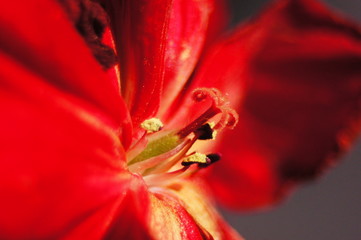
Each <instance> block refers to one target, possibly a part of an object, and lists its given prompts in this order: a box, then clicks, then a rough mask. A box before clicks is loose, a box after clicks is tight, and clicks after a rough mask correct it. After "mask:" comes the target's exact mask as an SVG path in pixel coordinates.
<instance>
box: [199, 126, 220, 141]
mask: <svg viewBox="0 0 361 240" xmlns="http://www.w3.org/2000/svg"><path fill="white" fill-rule="evenodd" d="M213 127H214V124H213ZM195 134H196V135H197V136H198V139H199V140H208V139H215V138H216V134H217V131H216V130H214V129H213V128H212V126H211V124H209V123H207V124H204V125H203V126H202V127H200V128H198V129H197V130H196V131H195Z"/></svg>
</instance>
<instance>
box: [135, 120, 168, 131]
mask: <svg viewBox="0 0 361 240" xmlns="http://www.w3.org/2000/svg"><path fill="white" fill-rule="evenodd" d="M140 126H141V128H143V129H144V130H146V131H147V133H154V132H158V131H160V130H161V129H162V128H163V123H162V121H161V120H160V119H158V118H150V119H147V120H145V121H144V122H142V123H141V124H140Z"/></svg>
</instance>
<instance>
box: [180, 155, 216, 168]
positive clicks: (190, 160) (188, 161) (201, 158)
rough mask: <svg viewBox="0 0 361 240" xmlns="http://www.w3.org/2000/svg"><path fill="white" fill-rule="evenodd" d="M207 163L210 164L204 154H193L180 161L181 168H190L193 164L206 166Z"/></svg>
mask: <svg viewBox="0 0 361 240" xmlns="http://www.w3.org/2000/svg"><path fill="white" fill-rule="evenodd" d="M209 162H210V160H209V159H208V158H207V156H206V155H205V154H202V153H194V154H192V155H190V156H188V157H186V158H185V159H184V160H183V161H182V165H183V166H190V165H192V164H194V163H200V164H207V163H209Z"/></svg>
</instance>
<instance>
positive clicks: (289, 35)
mask: <svg viewBox="0 0 361 240" xmlns="http://www.w3.org/2000/svg"><path fill="white" fill-rule="evenodd" d="M237 35H238V36H243V37H245V39H239V40H240V44H243V46H244V47H249V48H248V50H247V51H245V52H238V54H239V57H238V58H236V61H238V62H242V61H241V60H240V59H245V60H247V61H245V62H244V64H243V65H242V66H240V73H241V74H240V75H239V76H240V77H241V78H237V77H236V76H233V77H232V75H231V77H232V78H230V79H229V81H228V84H229V86H232V84H233V86H234V87H233V88H234V89H232V90H231V92H230V95H232V94H233V92H232V91H235V92H237V91H239V92H242V88H243V87H242V86H243V85H244V82H245V81H247V88H246V93H245V95H244V101H243V103H242V105H240V107H239V114H240V117H239V124H238V127H237V128H236V129H235V130H234V131H232V132H229V133H228V134H226V135H225V136H224V137H223V139H222V146H221V147H222V151H221V152H222V154H223V159H224V161H223V163H222V164H219V165H218V166H216V167H215V168H214V171H213V178H212V179H210V182H211V184H212V186H213V187H214V190H215V192H216V195H218V196H219V198H220V200H221V201H222V202H223V203H225V204H228V205H229V206H232V207H239V208H248V207H255V206H261V205H267V204H270V203H272V202H274V201H278V200H279V199H280V198H281V197H282V195H284V194H285V192H286V190H287V189H288V188H290V187H291V186H293V185H294V184H295V183H298V182H300V181H304V180H309V179H312V178H314V177H315V176H317V175H318V174H319V173H320V172H321V171H322V170H323V169H324V168H325V167H327V166H330V165H332V164H333V163H334V160H335V157H336V156H338V155H339V154H340V153H342V152H344V151H345V150H347V149H348V148H349V146H350V144H351V142H352V140H353V139H354V137H355V136H356V135H357V134H358V131H359V129H360V101H361V68H360V66H361V44H360V43H361V32H360V28H359V27H358V26H355V25H354V24H353V23H350V22H347V21H346V20H344V19H342V18H340V17H338V16H335V15H333V14H332V13H330V12H329V11H328V10H327V9H326V8H324V7H323V6H321V5H320V4H318V3H316V2H315V1H311V0H297V1H291V0H283V1H279V2H278V3H277V4H275V5H273V7H272V8H271V9H269V10H268V11H267V12H265V13H264V14H263V16H261V18H260V19H258V20H257V21H255V22H254V23H252V24H251V25H249V26H246V27H244V28H243V29H240V30H239V32H238V33H236V35H235V36H236V38H237ZM231 40H232V39H231ZM235 45H236V46H237V43H235ZM236 50H237V49H236ZM221 56H224V55H223V54H222V55H221ZM235 56H236V54H234V56H231V57H233V58H234V57H235ZM220 62H221V64H222V60H221V61H220ZM211 71H212V69H211ZM226 73H227V71H226ZM218 79H219V78H218ZM226 84H227V83H226ZM224 86H225V85H221V88H223V89H229V87H227V86H226V87H224ZM233 98H234V96H231V99H233Z"/></svg>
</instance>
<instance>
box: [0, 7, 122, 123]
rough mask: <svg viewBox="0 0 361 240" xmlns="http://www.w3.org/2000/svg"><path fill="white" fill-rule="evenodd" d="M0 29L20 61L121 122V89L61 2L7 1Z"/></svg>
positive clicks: (2, 43) (6, 48)
mask: <svg viewBox="0 0 361 240" xmlns="http://www.w3.org/2000/svg"><path fill="white" fill-rule="evenodd" d="M44 9H46V11H44ZM14 16H16V17H14ZM0 31H1V33H2V35H3V36H4V37H2V38H1V39H0V47H1V49H2V50H3V51H5V52H7V54H9V55H12V56H13V57H14V58H16V60H17V61H18V62H21V63H22V64H23V65H26V66H27V67H28V68H29V69H31V70H32V71H33V72H36V73H37V74H39V75H41V76H43V77H44V79H47V81H49V80H51V82H52V84H53V85H56V86H57V87H58V88H59V89H62V90H63V91H66V92H69V93H71V94H74V95H77V96H81V97H82V98H84V99H86V100H87V101H89V102H92V103H94V104H96V105H97V106H99V108H100V109H103V110H104V111H105V112H107V113H109V114H110V115H111V116H114V118H115V119H116V120H117V121H120V119H123V115H124V113H122V112H121V111H119V109H122V108H124V107H122V105H121V103H122V101H121V100H120V96H119V92H118V91H117V89H116V88H115V87H114V85H113V83H112V81H110V80H108V79H107V78H105V77H104V76H105V75H104V73H103V71H102V70H101V66H100V65H99V64H98V63H97V62H96V60H95V59H94V57H93V56H92V54H91V52H90V50H89V49H88V48H87V46H86V44H85V42H84V41H83V39H81V37H80V35H79V34H78V33H77V32H76V31H75V29H74V27H73V26H72V24H71V23H70V21H69V20H68V17H67V15H66V14H65V13H64V12H63V9H62V7H60V6H59V5H58V4H57V2H54V1H50V0H37V1H36V2H34V1H31V2H30V1H27V2H21V4H20V3H19V2H18V1H7V2H6V3H5V4H2V7H1V10H0ZM100 86H101V87H100Z"/></svg>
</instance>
